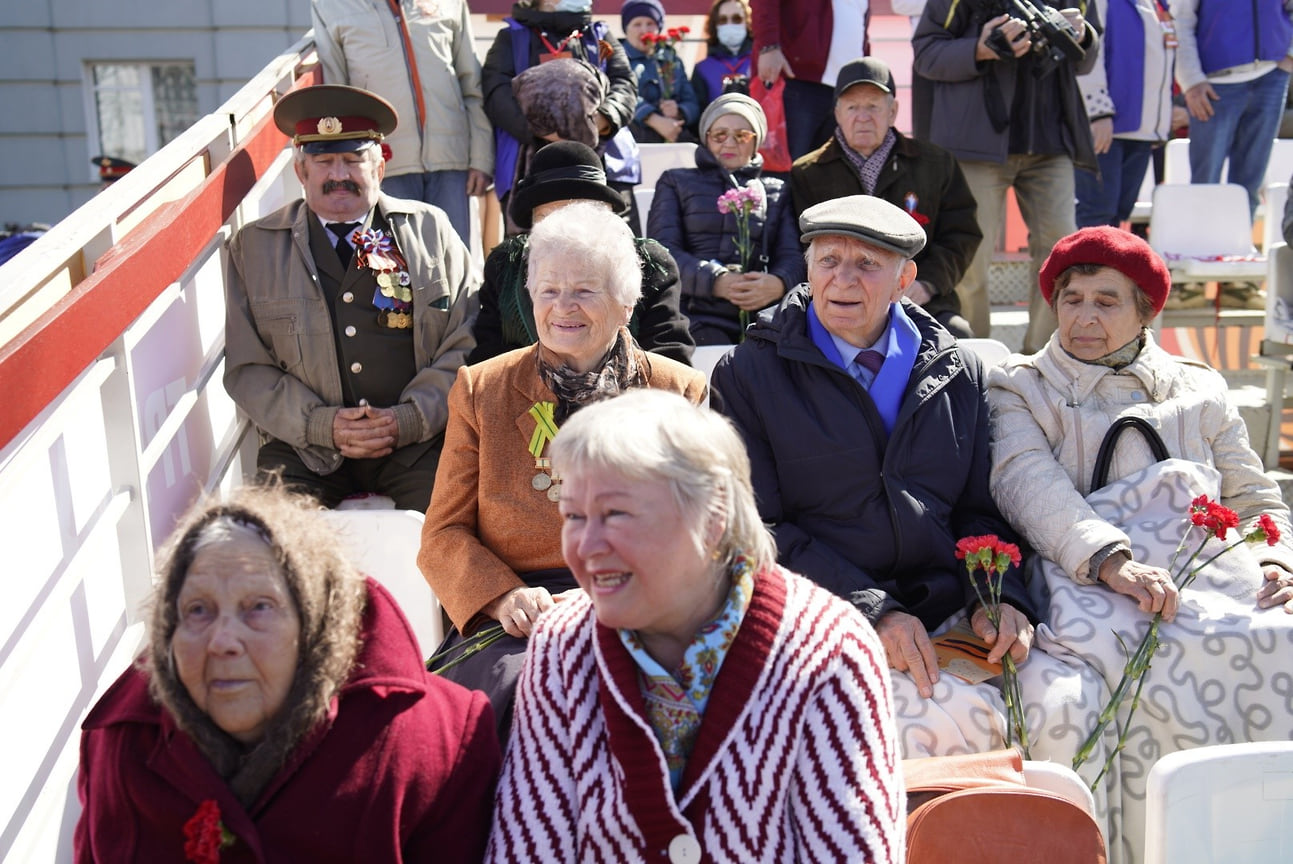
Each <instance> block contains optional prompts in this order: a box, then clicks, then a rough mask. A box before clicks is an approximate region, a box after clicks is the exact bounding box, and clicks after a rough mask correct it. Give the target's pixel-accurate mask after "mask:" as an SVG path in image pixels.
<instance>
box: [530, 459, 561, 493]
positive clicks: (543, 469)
mask: <svg viewBox="0 0 1293 864" xmlns="http://www.w3.org/2000/svg"><path fill="white" fill-rule="evenodd" d="M534 467H535V468H538V469H539V473H538V474H535V475H534V479H532V480H531V481H530V485H531V486H533V487H534V491H535V492H544V491H546V492H547V493H548V500H549V501H558V500H560V498H561V478H560V477H554V476H552V460H551V459H548V458H547V457H544V456H540V457H537V458H536V459H535V460H534Z"/></svg>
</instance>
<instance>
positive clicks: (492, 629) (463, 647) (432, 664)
mask: <svg viewBox="0 0 1293 864" xmlns="http://www.w3.org/2000/svg"><path fill="white" fill-rule="evenodd" d="M506 635H507V631H506V630H504V629H503V625H502V624H493V625H491V626H489V627H486V628H485V629H483V630H480V631H478V632H477V633H476V634H475V635H474V636H472V637H471V638H470V639H464V640H463V641H462V642H459V643H458V644H457V645H451V646H450V647H448V648H446V649H444V650H443V651H441V652H439V653H438V654H434V655H432V657H431V658H430V659H429V660H427V663H426V666H427V669H428V670H430V671H432V672H434V673H435V674H437V675H443V674H444V673H445V672H447V671H449V670H450V669H452V668H453V667H455V666H457V665H458V664H459V663H461V662H463V661H464V660H467V659H468V658H470V657H471V656H472V655H474V654H479V653H480V652H481V651H484V650H485V649H486V648H488V647H489V646H490V645H493V644H494V643H495V642H497V641H498V640H500V639H502V638H503V637H504V636H506ZM455 653H456V654H457V655H458V656H456V657H453V659H452V660H449V662H447V663H445V664H444V665H443V666H437V664H438V663H440V662H441V661H442V660H444V659H445V658H447V657H452V656H453V655H454V654H455Z"/></svg>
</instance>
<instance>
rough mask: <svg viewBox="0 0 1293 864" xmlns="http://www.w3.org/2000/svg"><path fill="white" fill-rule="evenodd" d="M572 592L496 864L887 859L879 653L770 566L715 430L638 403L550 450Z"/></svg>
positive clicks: (892, 811) (891, 851)
mask: <svg viewBox="0 0 1293 864" xmlns="http://www.w3.org/2000/svg"><path fill="white" fill-rule="evenodd" d="M552 463H553V469H554V472H555V473H556V474H557V475H559V476H560V477H561V478H562V487H561V500H560V505H559V506H560V511H561V515H562V554H563V556H564V558H565V560H566V563H567V565H568V566H569V567H570V569H571V571H572V572H573V573H574V575H575V578H576V579H577V580H578V582H579V584H580V586H581V587H582V588H583V589H584V594H581V595H579V596H578V598H577V599H574V600H570V601H567V602H563V603H561V604H559V605H558V606H556V607H555V608H554V609H552V610H551V611H549V612H548V613H546V614H545V615H544V616H543V617H542V618H541V619H540V620H539V622H538V624H537V625H536V627H535V629H534V631H533V635H532V636H531V640H530V649H529V656H528V658H527V661H526V666H525V669H524V671H523V672H522V674H521V680H520V684H519V687H518V691H517V700H516V716H515V720H514V728H513V736H512V741H511V745H510V747H509V749H508V752H507V758H506V763H505V767H504V771H503V777H502V780H501V781H500V786H499V792H498V797H497V801H496V804H495V823H494V830H493V834H492V836H491V839H490V849H489V853H488V856H487V857H488V859H489V860H490V861H492V862H510V861H533V860H544V861H557V862H586V861H607V862H635V861H642V862H645V861H652V862H656V861H674V862H683V861H686V862H698V861H702V860H703V861H740V862H758V861H867V862H901V861H902V860H903V858H904V834H903V830H902V827H901V826H902V823H903V822H904V820H905V811H904V806H903V791H902V782H901V777H900V774H899V769H898V758H899V757H898V746H897V738H896V735H895V730H894V721H893V707H892V704H891V701H890V693H889V675H888V671H887V664H886V662H885V659H884V650H883V648H882V647H881V645H880V643H879V640H878V639H877V637H876V635H875V633H874V632H873V631H872V629H871V627H870V625H868V624H867V622H866V621H865V619H864V618H863V617H862V616H861V615H859V614H858V612H857V611H856V610H855V609H853V608H852V607H851V606H849V605H848V604H847V603H844V602H843V601H841V600H838V599H836V598H835V597H833V596H832V595H830V594H829V593H828V592H826V591H824V590H822V589H820V588H818V587H817V586H815V585H814V584H813V583H811V582H809V581H808V580H806V579H803V578H801V577H799V576H797V575H795V574H793V573H789V572H787V571H785V570H782V569H781V568H779V567H777V566H776V564H775V563H774V562H775V557H776V553H775V548H774V546H773V544H772V540H771V537H770V535H769V534H768V533H767V531H766V530H765V529H764V527H763V524H762V522H761V521H760V519H759V515H758V510H757V508H756V506H755V503H754V496H753V492H752V490H751V487H750V467H749V461H748V459H747V457H746V455H745V451H744V448H743V446H742V444H741V441H740V438H739V437H738V436H737V434H736V432H735V431H734V430H733V428H732V427H731V425H730V424H729V423H728V421H727V420H725V419H724V418H722V417H720V416H719V415H717V414H714V413H711V412H709V411H707V410H705V409H701V408H696V407H694V406H692V405H690V404H689V403H688V402H687V401H686V400H685V399H683V398H682V397H679V396H676V395H674V394H668V393H663V392H657V391H645V390H644V391H637V392H633V393H628V394H625V395H622V396H618V397H615V398H614V399H611V400H609V401H606V402H603V403H599V404H596V405H593V406H591V407H588V408H586V409H585V410H583V411H581V412H580V413H579V414H577V415H576V416H574V417H572V418H571V419H570V421H569V422H568V423H567V424H566V425H565V426H563V427H562V430H561V434H560V435H559V436H558V437H557V438H556V439H555V440H554V441H553V444H552Z"/></svg>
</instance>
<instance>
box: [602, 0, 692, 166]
mask: <svg viewBox="0 0 1293 864" xmlns="http://www.w3.org/2000/svg"><path fill="white" fill-rule="evenodd" d="M620 25H621V26H622V27H623V28H624V38H623V39H621V40H620V44H621V45H623V46H624V54H625V55H626V56H627V57H628V58H629V65H630V66H631V67H633V74H634V76H635V77H636V78H637V82H638V104H637V108H636V109H634V111H633V122H632V123H631V124H630V128H631V129H632V130H633V137H634V138H636V139H637V140H638V141H641V142H642V143H644V144H660V143H662V142H666V141H667V142H671V143H672V142H674V141H695V140H696V136H695V135H693V134H692V133H691V131H690V130H691V129H692V127H694V126H695V125H696V121H697V120H698V119H700V105H699V104H698V103H697V102H696V94H695V92H694V91H693V90H692V89H691V82H690V81H688V80H687V70H686V69H684V68H683V65H682V58H681V57H679V56H678V54H677V52H676V51H674V52H672V53H673V55H674V59H673V60H672V62H669V63H664V64H662V63H661V57H660V48H659V47H658V46H656V45H654V44H653V42H652V40H654V39H655V37H656V36H657V35H658V34H660V33H663V32H665V30H664V7H663V6H661V5H660V3H659V0H628V2H626V3H625V4H624V6H623V7H621V9H620Z"/></svg>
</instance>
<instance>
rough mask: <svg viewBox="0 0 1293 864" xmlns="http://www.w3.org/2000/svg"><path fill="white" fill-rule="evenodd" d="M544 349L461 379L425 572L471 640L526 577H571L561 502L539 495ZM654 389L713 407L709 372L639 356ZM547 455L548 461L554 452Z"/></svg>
mask: <svg viewBox="0 0 1293 864" xmlns="http://www.w3.org/2000/svg"><path fill="white" fill-rule="evenodd" d="M539 350H540V346H539V345H538V344H535V345H531V346H530V347H528V348H520V349H517V350H516V351H509V352H508V353H506V354H500V355H499V356H497V357H493V358H491V359H489V360H486V361H484V362H483V363H478V364H476V365H474V366H463V367H461V368H460V369H459V370H458V379H457V380H456V381H455V382H454V385H453V387H452V388H451V389H450V390H449V424H448V426H447V427H446V429H445V437H444V450H443V452H442V455H441V456H440V466H439V468H438V470H437V471H436V478H435V489H434V491H433V492H432V493H431V506H430V507H429V508H428V509H427V514H426V521H425V522H424V523H423V525H422V548H421V549H420V550H419V551H418V567H419V568H421V570H422V575H423V577H425V578H426V580H427V582H428V583H429V584H430V585H431V590H432V591H434V592H435V595H436V597H437V598H439V600H440V603H441V604H442V605H443V606H444V609H445V611H446V612H447V613H448V615H449V618H450V620H452V621H453V623H454V626H455V627H457V628H458V629H459V630H460V631H463V632H470V626H469V625H471V624H472V619H473V618H475V617H476V616H477V615H478V614H480V611H481V609H483V608H484V607H485V606H487V605H488V604H489V603H491V602H492V601H493V600H495V599H497V598H498V597H501V596H502V595H503V594H505V593H507V592H508V591H510V590H512V589H513V588H517V587H520V586H521V585H522V584H523V583H522V581H521V579H520V577H518V576H517V574H518V573H529V572H532V571H535V570H547V569H552V568H557V567H564V566H565V562H564V561H562V559H561V517H560V515H559V514H558V513H557V505H556V503H555V502H553V501H550V500H548V496H547V495H546V493H544V492H540V491H536V490H535V489H534V487H533V486H532V485H531V481H532V480H533V479H534V475H535V474H536V473H538V472H537V469H536V468H535V465H534V457H533V456H531V455H530V450H529V446H530V436H531V435H533V433H534V425H535V424H534V418H532V417H531V416H530V414H529V411H530V407H531V406H533V405H534V403H536V402H542V401H548V402H555V401H556V397H555V396H554V395H553V393H552V391H551V390H550V389H549V388H548V386H547V385H546V384H544V383H543V381H542V380H541V379H540V378H539V374H538V364H537V358H536V356H535V355H536V354H537V352H538V351H539ZM634 350H635V352H636V353H637V361H638V363H639V364H641V365H642V366H644V367H645V368H647V369H648V373H647V374H648V381H649V384H648V386H651V387H657V388H660V389H662V390H672V391H673V392H675V393H681V394H682V395H683V396H685V397H686V398H687V399H689V400H691V401H692V402H693V403H695V404H700V402H701V401H702V400H703V399H704V398H705V393H706V387H707V385H706V382H705V375H704V373H703V372H699V371H697V370H695V369H692V368H691V367H689V366H684V365H682V364H681V363H678V362H676V361H674V360H670V359H669V358H667V357H662V356H660V355H658V354H647V353H646V352H644V351H641V350H639V349H634ZM545 452H546V451H545Z"/></svg>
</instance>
